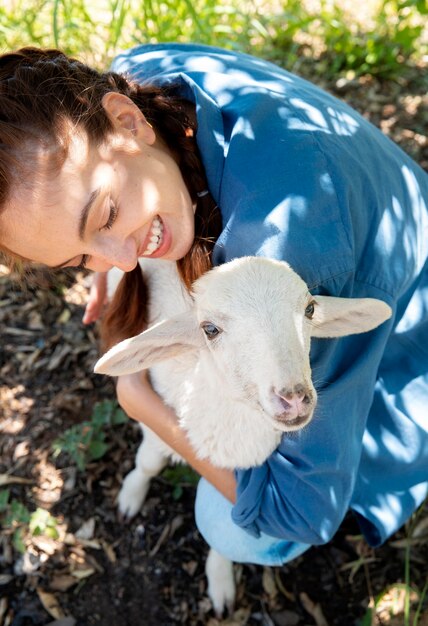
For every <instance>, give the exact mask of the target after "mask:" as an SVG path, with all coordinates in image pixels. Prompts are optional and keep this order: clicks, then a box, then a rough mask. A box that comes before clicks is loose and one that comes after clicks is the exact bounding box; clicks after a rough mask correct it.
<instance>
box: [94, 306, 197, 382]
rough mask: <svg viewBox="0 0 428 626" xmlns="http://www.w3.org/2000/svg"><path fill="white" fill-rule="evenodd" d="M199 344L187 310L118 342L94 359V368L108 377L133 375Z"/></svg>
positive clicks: (193, 349)
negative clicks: (95, 360)
mask: <svg viewBox="0 0 428 626" xmlns="http://www.w3.org/2000/svg"><path fill="white" fill-rule="evenodd" d="M202 345H205V342H204V339H203V334H202V332H201V330H200V328H199V326H198V324H197V322H196V319H195V318H194V316H193V315H192V313H191V312H189V311H187V312H185V313H181V314H180V315H176V316H175V317H172V318H170V319H168V320H165V321H163V322H160V323H159V324H156V325H155V326H152V327H151V328H149V329H148V330H145V331H144V332H143V333H141V334H140V335H136V336H135V337H131V338H130V339H125V340H124V341H121V342H120V343H118V344H117V345H116V346H114V347H113V348H111V349H110V350H109V351H108V352H106V354H104V356H102V357H101V358H100V359H99V361H97V363H96V364H95V367H94V371H95V372H96V373H97V374H109V375H110V376H121V375H122V374H133V373H134V372H139V371H140V370H143V369H148V368H149V367H151V366H152V365H155V364H156V363H160V362H161V361H166V360H167V359H170V358H171V357H174V356H176V355H178V354H184V353H185V352H190V351H195V350H197V349H198V348H200V347H201V346H202Z"/></svg>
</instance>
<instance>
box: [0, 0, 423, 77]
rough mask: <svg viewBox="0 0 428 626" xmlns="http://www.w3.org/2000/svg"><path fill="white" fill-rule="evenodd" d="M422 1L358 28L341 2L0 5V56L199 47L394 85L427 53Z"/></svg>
mask: <svg viewBox="0 0 428 626" xmlns="http://www.w3.org/2000/svg"><path fill="white" fill-rule="evenodd" d="M426 16H427V5H426V2H425V0H378V1H377V4H376V5H374V9H373V10H372V13H371V17H370V19H369V20H366V21H365V22H364V21H362V22H361V21H357V20H356V17H355V14H354V15H350V14H349V13H348V12H346V11H345V10H344V9H343V8H342V3H341V2H340V0H334V1H333V2H331V1H329V0H318V4H317V5H312V6H311V8H309V7H308V5H307V3H306V2H305V1H302V0H284V1H283V2H281V3H278V2H273V1H272V2H271V1H270V0H265V2H264V3H262V2H255V1H248V0H137V1H135V0H92V1H91V2H89V0H5V2H3V3H2V6H1V7H0V49H2V50H7V49H11V48H17V47H20V46H22V45H28V44H37V45H40V46H55V47H60V48H62V49H63V50H65V51H66V52H68V53H71V54H75V55H78V56H79V57H80V58H83V59H84V60H86V61H87V62H89V63H91V64H93V65H95V66H97V67H105V66H107V65H108V64H109V62H110V61H111V59H112V58H113V56H114V55H115V54H116V53H117V52H118V51H119V50H121V49H126V48H129V47H131V46H133V45H136V44H138V43H147V42H161V41H179V42H186V41H196V42H200V43H204V44H208V45H216V46H220V47H225V48H231V49H239V50H243V51H245V52H252V53H255V54H258V55H260V56H264V57H265V58H270V59H273V60H275V61H277V62H278V63H280V64H281V65H283V66H285V67H287V68H288V69H291V70H292V69H296V68H299V67H300V66H301V64H302V63H305V62H307V61H308V60H309V61H311V62H312V61H313V60H316V61H317V63H315V64H313V65H312V68H313V71H315V72H316V73H318V74H322V75H325V76H327V77H331V76H339V75H346V74H348V75H349V74H350V73H351V74H352V75H360V74H365V73H370V74H374V75H378V76H381V77H386V78H391V77H392V78H394V77H397V76H399V75H400V74H402V73H403V72H404V71H405V70H406V66H407V65H408V64H411V63H415V62H418V61H420V60H421V59H422V58H423V56H424V55H426V54H427V42H426V29H425V32H424V28H423V25H424V24H425V23H426V21H427V20H426Z"/></svg>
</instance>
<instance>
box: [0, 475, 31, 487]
mask: <svg viewBox="0 0 428 626" xmlns="http://www.w3.org/2000/svg"><path fill="white" fill-rule="evenodd" d="M33 482H34V481H33V480H30V479H29V478H21V477H20V476H12V474H0V487H4V486H5V485H11V484H13V483H14V484H17V485H31V484H32V483H33Z"/></svg>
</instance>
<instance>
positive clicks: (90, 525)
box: [74, 517, 95, 540]
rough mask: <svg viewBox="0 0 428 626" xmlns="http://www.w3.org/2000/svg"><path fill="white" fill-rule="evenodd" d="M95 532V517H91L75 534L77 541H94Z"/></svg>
mask: <svg viewBox="0 0 428 626" xmlns="http://www.w3.org/2000/svg"><path fill="white" fill-rule="evenodd" d="M94 531H95V517H90V518H89V519H88V520H86V522H84V523H83V524H82V525H81V527H80V528H79V529H78V530H77V531H76V532H75V533H74V535H75V537H77V539H87V540H88V539H93V537H94Z"/></svg>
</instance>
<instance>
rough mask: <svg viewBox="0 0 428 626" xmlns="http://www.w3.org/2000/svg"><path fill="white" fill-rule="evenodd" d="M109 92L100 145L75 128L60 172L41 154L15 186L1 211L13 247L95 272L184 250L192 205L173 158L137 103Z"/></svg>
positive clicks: (6, 240)
mask: <svg viewBox="0 0 428 626" xmlns="http://www.w3.org/2000/svg"><path fill="white" fill-rule="evenodd" d="M108 96H111V98H110V99H109V98H108V97H107V100H106V98H105V100H106V102H105V101H103V105H104V107H105V108H106V110H107V112H108V114H109V116H110V118H111V119H112V121H113V124H114V127H115V133H114V134H113V135H111V136H110V138H109V139H107V140H106V142H105V143H104V144H103V145H101V146H100V147H96V146H92V145H90V144H89V142H88V139H87V137H86V135H85V134H84V133H82V132H74V133H72V134H71V141H70V145H69V150H68V154H67V157H66V159H65V161H64V163H63V165H62V167H61V169H60V171H59V172H58V173H56V174H52V173H51V172H50V171H49V169H48V167H43V159H40V160H39V165H38V166H37V168H36V169H37V171H36V175H35V180H34V182H32V181H31V182H30V185H25V184H24V185H22V186H20V187H18V188H17V189H16V190H14V193H13V195H12V197H11V199H10V200H9V202H8V203H7V206H6V207H5V209H4V210H3V211H2V213H1V214H0V233H1V240H2V243H3V244H4V245H5V246H6V248H7V249H8V250H10V251H11V252H13V253H15V254H17V255H19V256H21V257H23V258H25V259H29V260H31V261H34V262H37V263H43V264H45V265H48V266H50V267H55V268H56V267H70V266H72V267H76V266H85V267H87V268H89V269H92V270H95V271H105V270H108V269H110V268H111V267H112V266H116V267H119V268H120V269H122V270H124V271H129V270H131V269H133V268H134V267H135V266H136V264H137V260H138V258H139V257H143V256H149V257H151V258H163V259H171V260H177V259H180V258H182V257H183V256H184V255H185V254H186V252H188V250H189V248H190V246H191V244H192V242H193V238H194V208H193V206H192V201H191V198H190V195H189V193H188V190H187V187H186V185H185V183H184V180H183V178H182V176H181V173H180V170H179V168H178V166H177V164H176V162H175V160H174V159H173V158H172V156H171V155H170V153H169V151H168V150H167V149H166V147H165V146H164V145H163V144H162V143H161V142H160V141H159V139H158V138H157V137H156V135H155V133H154V131H153V129H152V127H151V126H150V125H149V124H148V123H147V122H146V120H145V118H144V116H142V114H141V113H140V112H139V110H138V109H136V107H135V105H132V103H131V104H129V103H130V101H129V100H128V99H127V98H125V97H124V96H123V97H122V96H120V95H119V94H108ZM133 107H134V108H133ZM135 109H136V110H135ZM45 160H47V159H46V157H45Z"/></svg>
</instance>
